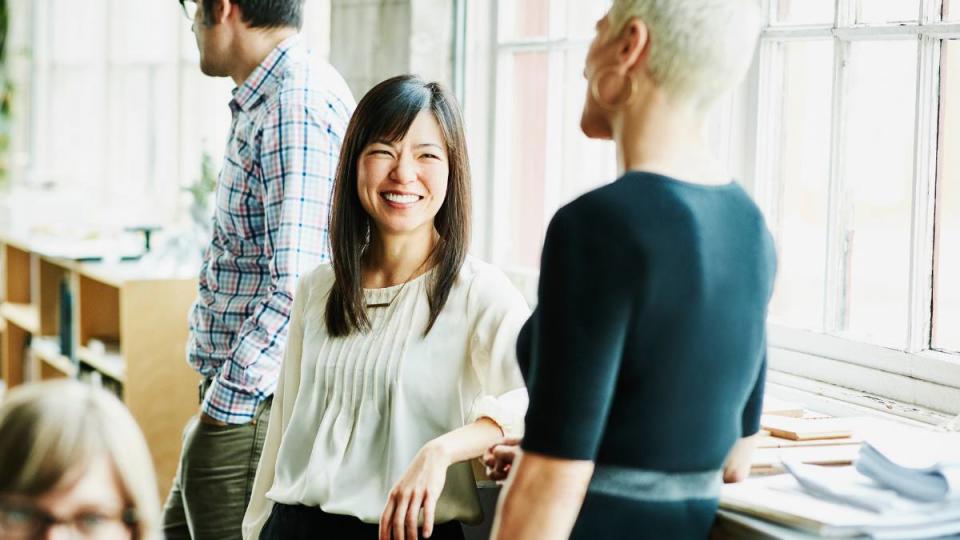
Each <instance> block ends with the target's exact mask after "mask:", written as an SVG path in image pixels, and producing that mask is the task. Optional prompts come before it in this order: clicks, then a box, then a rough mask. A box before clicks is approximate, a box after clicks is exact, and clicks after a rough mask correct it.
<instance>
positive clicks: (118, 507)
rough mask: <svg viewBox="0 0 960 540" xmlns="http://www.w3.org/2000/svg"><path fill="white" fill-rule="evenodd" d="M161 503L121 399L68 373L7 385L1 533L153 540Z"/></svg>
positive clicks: (1, 442)
mask: <svg viewBox="0 0 960 540" xmlns="http://www.w3.org/2000/svg"><path fill="white" fill-rule="evenodd" d="M159 509H160V503H159V499H158V494H157V483H156V479H155V477H154V471H153V462H152V460H151V459H150V452H149V450H148V449H147V443H146V441H145V440H144V438H143V434H142V433H141V432H140V428H139V427H138V426H137V424H136V422H135V421H134V420H133V417H132V416H131V415H130V413H129V412H128V411H127V409H126V407H124V405H123V404H122V403H121V402H120V400H118V399H117V398H116V397H114V396H113V395H112V394H110V393H108V392H107V391H105V390H102V389H99V388H95V387H93V386H90V385H87V384H83V383H80V382H77V381H70V380H61V381H52V382H44V383H32V384H27V385H24V386H19V387H16V388H14V389H13V390H11V391H10V392H9V394H8V395H7V398H6V400H5V401H4V402H3V404H2V405H0V538H2V539H4V540H34V539H39V538H82V539H91V540H92V539H96V540H155V539H159V538H160V532H159ZM70 533H72V534H70Z"/></svg>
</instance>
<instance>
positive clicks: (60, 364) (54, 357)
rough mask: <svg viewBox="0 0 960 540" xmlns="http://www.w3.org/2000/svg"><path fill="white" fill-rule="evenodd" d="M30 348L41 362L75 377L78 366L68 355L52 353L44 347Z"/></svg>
mask: <svg viewBox="0 0 960 540" xmlns="http://www.w3.org/2000/svg"><path fill="white" fill-rule="evenodd" d="M30 350H31V352H33V354H34V355H35V356H36V357H37V358H39V359H40V361H41V362H43V363H44V364H46V365H48V366H50V367H52V368H53V369H55V370H57V371H59V372H60V373H63V374H64V375H66V376H67V377H73V376H75V375H76V374H77V366H76V365H74V363H73V362H71V361H70V359H69V358H67V357H66V356H63V355H62V354H50V353H49V352H47V351H44V350H43V349H39V348H35V347H31V348H30Z"/></svg>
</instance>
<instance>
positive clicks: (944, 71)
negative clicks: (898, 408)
mask: <svg viewBox="0 0 960 540" xmlns="http://www.w3.org/2000/svg"><path fill="white" fill-rule="evenodd" d="M941 65H942V68H941V72H940V73H941V89H940V96H941V99H940V115H941V116H940V119H941V120H940V121H941V125H940V145H939V146H940V148H942V149H944V151H942V152H940V156H939V158H940V178H939V179H938V181H937V225H936V226H937V236H936V250H937V259H936V261H935V265H936V266H935V270H934V280H935V281H934V318H933V347H934V348H935V349H945V350H950V351H960V331H958V329H960V153H958V152H955V151H952V150H951V149H955V148H957V147H958V145H960V102H958V101H957V100H956V99H946V97H947V96H949V95H950V94H953V96H954V97H955V96H956V95H957V92H958V89H960V42H957V41H947V42H945V43H944V45H943V54H942V56H941Z"/></svg>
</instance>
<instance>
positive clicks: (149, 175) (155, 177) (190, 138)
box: [12, 0, 329, 226]
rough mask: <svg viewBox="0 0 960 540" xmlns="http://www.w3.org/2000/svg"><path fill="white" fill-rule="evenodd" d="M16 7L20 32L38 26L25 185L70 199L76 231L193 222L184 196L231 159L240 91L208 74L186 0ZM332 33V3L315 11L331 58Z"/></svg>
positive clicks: (312, 29)
mask: <svg viewBox="0 0 960 540" xmlns="http://www.w3.org/2000/svg"><path fill="white" fill-rule="evenodd" d="M12 1H13V2H18V3H19V10H18V13H22V14H23V15H24V16H23V17H22V18H19V19H17V20H15V21H13V24H15V25H24V26H27V25H28V26H29V27H30V28H29V38H28V40H27V41H28V42H29V48H30V53H29V54H30V61H31V66H30V72H29V76H28V79H27V80H23V81H20V85H19V88H18V92H19V95H20V99H18V101H17V102H16V106H18V107H22V106H29V112H28V113H27V114H24V115H22V116H23V118H24V119H25V122H26V123H27V124H28V126H27V127H26V129H25V131H26V132H28V133H29V134H30V136H29V139H30V142H29V144H28V145H20V148H21V149H22V152H23V154H24V155H23V156H22V157H21V158H18V159H17V160H16V161H17V162H18V163H20V169H21V170H19V171H15V172H16V173H17V174H16V177H17V179H18V180H19V181H20V183H21V184H23V185H26V186H32V187H39V188H42V189H47V190H52V192H53V193H55V194H59V195H64V194H68V195H67V196H66V197H64V200H67V201H71V202H70V204H67V205H63V204H60V205H59V207H64V208H61V210H62V211H64V212H66V213H69V214H71V217H70V221H71V223H70V225H72V226H76V225H77V223H76V220H79V219H84V220H89V221H91V222H92V223H89V224H90V225H93V226H97V225H104V226H110V225H111V224H113V225H116V224H125V223H126V224H130V223H137V222H159V223H161V224H166V223H169V222H170V221H171V220H175V219H177V217H178V216H179V217H183V214H182V212H183V210H184V207H185V199H184V192H183V191H182V189H181V187H182V186H186V185H189V184H192V183H193V182H195V181H196V180H197V178H198V177H199V175H200V174H201V160H202V157H203V155H204V154H207V155H209V156H210V157H212V158H213V161H214V163H217V164H219V160H220V158H221V156H222V152H223V148H224V145H225V142H226V135H227V131H228V129H229V127H230V110H229V108H228V105H227V104H228V101H229V99H230V89H231V88H232V87H233V81H231V80H230V79H227V78H220V79H213V78H210V77H207V76H205V75H203V74H202V73H201V72H200V69H199V67H198V58H199V55H198V53H197V47H196V43H195V42H194V36H193V34H192V33H191V31H190V22H189V21H188V20H187V18H186V17H185V16H184V14H183V12H182V10H181V8H180V5H179V3H178V2H177V0H86V1H77V0H12ZM328 23H329V0H311V1H310V2H307V9H306V12H305V33H306V35H307V39H308V42H309V43H310V44H311V46H313V47H314V49H316V50H318V51H319V53H320V54H323V55H325V54H326V53H327V50H328V46H327V43H326V42H325V41H324V40H320V39H319V38H320V37H321V36H326V34H327V33H328V31H327V30H326V28H325V26H326V25H328ZM24 146H26V148H23V147H24ZM66 207H69V208H66ZM78 209H79V210H78ZM43 219H44V220H45V221H49V220H54V219H56V218H55V216H46V217H44V218H43ZM105 222H109V223H105Z"/></svg>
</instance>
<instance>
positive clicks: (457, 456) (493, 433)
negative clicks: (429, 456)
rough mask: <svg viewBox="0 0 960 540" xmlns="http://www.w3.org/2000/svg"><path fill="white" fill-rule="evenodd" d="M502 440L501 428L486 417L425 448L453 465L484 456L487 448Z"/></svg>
mask: <svg viewBox="0 0 960 540" xmlns="http://www.w3.org/2000/svg"><path fill="white" fill-rule="evenodd" d="M502 438H503V431H502V430H501V429H500V426H498V425H497V423H496V422H494V421H493V420H491V419H489V418H486V417H484V418H480V419H479V420H477V421H476V422H473V423H471V424H467V425H465V426H463V427H461V428H457V429H455V430H453V431H451V432H449V433H445V434H443V435H441V436H439V437H437V438H436V439H433V440H432V441H430V442H428V443H427V444H426V445H425V447H424V448H425V449H427V450H430V451H433V452H436V453H438V455H441V456H443V458H444V459H445V460H447V461H448V462H449V463H451V464H453V463H459V462H461V461H466V460H468V459H472V458H478V457H480V456H482V455H483V453H484V451H486V450H487V448H490V447H491V446H493V445H494V444H496V443H498V442H500V440H501V439H502Z"/></svg>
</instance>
